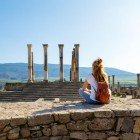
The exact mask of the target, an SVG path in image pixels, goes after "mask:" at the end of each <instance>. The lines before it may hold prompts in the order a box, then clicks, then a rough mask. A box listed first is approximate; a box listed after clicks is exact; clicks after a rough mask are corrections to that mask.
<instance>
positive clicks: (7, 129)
mask: <svg viewBox="0 0 140 140" xmlns="http://www.w3.org/2000/svg"><path fill="white" fill-rule="evenodd" d="M11 129H12V127H11V126H6V127H5V128H4V129H3V132H8V131H9V130H11Z"/></svg>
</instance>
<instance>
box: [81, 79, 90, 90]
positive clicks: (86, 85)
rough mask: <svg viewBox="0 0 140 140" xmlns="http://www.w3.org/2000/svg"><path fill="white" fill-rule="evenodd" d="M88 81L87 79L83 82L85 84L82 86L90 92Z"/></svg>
mask: <svg viewBox="0 0 140 140" xmlns="http://www.w3.org/2000/svg"><path fill="white" fill-rule="evenodd" d="M88 84H89V83H88V81H87V80H86V81H85V82H84V83H83V86H82V88H83V90H84V91H88V92H90V90H89V89H88V88H87V87H88Z"/></svg>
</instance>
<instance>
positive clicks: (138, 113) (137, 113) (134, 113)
mask: <svg viewBox="0 0 140 140" xmlns="http://www.w3.org/2000/svg"><path fill="white" fill-rule="evenodd" d="M131 116H135V117H136V116H140V110H139V108H138V109H133V110H131Z"/></svg>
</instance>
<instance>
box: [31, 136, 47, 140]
mask: <svg viewBox="0 0 140 140" xmlns="http://www.w3.org/2000/svg"><path fill="white" fill-rule="evenodd" d="M29 140H30V139H29ZM31 140H50V138H49V137H47V136H43V137H40V138H33V139H31Z"/></svg>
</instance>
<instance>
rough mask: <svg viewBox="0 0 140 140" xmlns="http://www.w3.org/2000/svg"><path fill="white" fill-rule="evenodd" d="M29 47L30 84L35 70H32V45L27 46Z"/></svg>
mask: <svg viewBox="0 0 140 140" xmlns="http://www.w3.org/2000/svg"><path fill="white" fill-rule="evenodd" d="M27 47H28V82H29V83H32V82H33V78H32V74H33V70H32V44H27Z"/></svg>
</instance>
